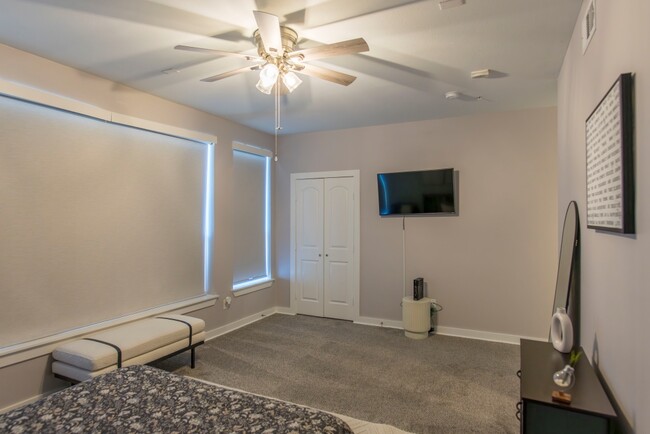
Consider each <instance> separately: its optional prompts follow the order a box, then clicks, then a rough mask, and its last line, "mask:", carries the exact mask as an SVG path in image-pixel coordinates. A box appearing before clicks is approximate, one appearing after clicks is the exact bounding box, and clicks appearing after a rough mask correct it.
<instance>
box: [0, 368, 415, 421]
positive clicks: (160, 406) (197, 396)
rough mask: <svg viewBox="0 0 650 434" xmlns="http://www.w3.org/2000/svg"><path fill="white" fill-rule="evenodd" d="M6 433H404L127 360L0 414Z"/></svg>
mask: <svg viewBox="0 0 650 434" xmlns="http://www.w3.org/2000/svg"><path fill="white" fill-rule="evenodd" d="M0 432H8V433H31V432H42V433H55V432H56V433H59V432H66V433H90V432H96V433H139V432H142V433H173V432H178V433H223V432H227V433H332V434H334V433H336V434H338V433H341V434H348V433H356V434H360V433H391V434H397V433H403V431H400V430H397V429H396V428H393V427H389V426H387V425H378V424H370V423H367V422H363V421H359V420H357V419H353V418H348V417H345V416H339V415H334V414H331V413H327V412H324V411H321V410H316V409H313V408H309V407H304V406H300V405H296V404H292V403H289V402H285V401H280V400H276V399H271V398H267V397H263V396H259V395H254V394H250V393H246V392H242V391H239V390H234V389H230V388H225V387H222V386H219V385H216V384H213V383H207V382H204V381H200V380H196V379H192V378H187V377H183V376H179V375H175V374H172V373H169V372H166V371H163V370H160V369H157V368H153V367H151V366H141V365H137V366H136V365H134V366H128V367H126V368H121V369H118V370H116V371H112V372H110V373H107V374H104V375H101V376H98V377H96V378H93V379H92V380H89V381H85V382H83V383H80V384H77V385H75V386H73V387H70V388H67V389H65V390H62V391H60V392H57V393H54V394H52V395H49V396H47V397H45V398H43V399H41V400H39V401H37V402H35V403H33V404H30V405H27V406H25V407H22V408H19V409H16V410H13V411H10V412H8V413H5V414H2V415H0Z"/></svg>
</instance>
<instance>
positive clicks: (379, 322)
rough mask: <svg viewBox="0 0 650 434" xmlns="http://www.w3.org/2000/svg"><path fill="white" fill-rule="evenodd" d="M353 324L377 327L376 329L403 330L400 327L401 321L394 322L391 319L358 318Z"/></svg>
mask: <svg viewBox="0 0 650 434" xmlns="http://www.w3.org/2000/svg"><path fill="white" fill-rule="evenodd" d="M354 323H355V324H361V325H371V326H377V327H388V328H391V329H400V330H402V329H403V328H404V327H403V326H402V321H396V320H393V319H381V318H371V317H369V316H360V317H359V318H357V320H356V321H354Z"/></svg>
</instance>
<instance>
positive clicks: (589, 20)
mask: <svg viewBox="0 0 650 434" xmlns="http://www.w3.org/2000/svg"><path fill="white" fill-rule="evenodd" d="M594 33H596V0H591V1H590V2H588V3H587V9H586V11H585V17H584V18H583V20H582V54H585V52H586V51H587V47H589V43H590V42H591V38H593V36H594Z"/></svg>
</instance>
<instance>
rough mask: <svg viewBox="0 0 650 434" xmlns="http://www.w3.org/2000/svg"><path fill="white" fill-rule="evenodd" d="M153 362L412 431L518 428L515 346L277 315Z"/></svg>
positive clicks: (505, 429) (458, 431) (517, 359)
mask: <svg viewBox="0 0 650 434" xmlns="http://www.w3.org/2000/svg"><path fill="white" fill-rule="evenodd" d="M188 358H189V356H188V355H187V354H182V355H179V356H176V357H174V358H171V359H167V360H165V361H163V362H158V363H157V364H156V365H155V366H157V367H160V368H163V369H166V370H169V371H174V372H176V373H178V374H182V375H187V376H191V377H196V378H200V379H203V380H208V381H212V382H215V383H218V384H223V385H225V386H229V387H234V388H238V389H242V390H245V391H249V392H253V393H258V394H261V395H266V396H271V397H274V398H278V399H282V400H286V401H291V402H295V403H298V404H303V405H308V406H311V407H315V408H320V409H323V410H327V411H331V412H335V413H341V414H345V415H348V416H352V417H354V418H357V419H363V420H367V421H371V422H377V423H385V424H390V425H393V426H396V427H398V428H400V429H403V430H406V431H411V432H414V433H472V432H474V433H515V432H518V431H519V425H518V421H517V419H516V418H515V404H516V402H517V400H518V396H519V380H518V378H517V376H516V375H515V373H516V371H517V370H518V369H519V347H518V346H516V345H509V344H500V343H493V342H484V341H478V340H471V339H463V338H454V337H448V336H439V335H436V336H431V337H429V338H428V339H426V340H412V339H408V338H406V337H405V336H404V333H403V332H402V331H400V330H395V329H388V328H379V327H371V326H362V325H356V324H352V323H350V322H346V321H338V320H332V319H324V318H314V317H307V316H301V315H297V316H288V315H273V316H270V317H268V318H265V319H263V320H261V321H258V322H256V323H254V324H251V325H248V326H246V327H243V328H241V329H239V330H236V331H234V332H231V333H229V334H226V335H224V336H220V337H218V338H216V339H213V340H210V341H209V342H207V343H206V344H205V345H203V346H201V347H199V348H198V349H197V366H196V368H195V369H190V368H189V366H187V362H188Z"/></svg>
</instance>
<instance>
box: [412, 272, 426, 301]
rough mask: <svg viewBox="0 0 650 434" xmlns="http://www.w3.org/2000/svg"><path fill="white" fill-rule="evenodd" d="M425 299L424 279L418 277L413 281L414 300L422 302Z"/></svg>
mask: <svg viewBox="0 0 650 434" xmlns="http://www.w3.org/2000/svg"><path fill="white" fill-rule="evenodd" d="M422 297H424V279H423V278H422V277H418V278H416V279H413V300H421V299H422Z"/></svg>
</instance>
